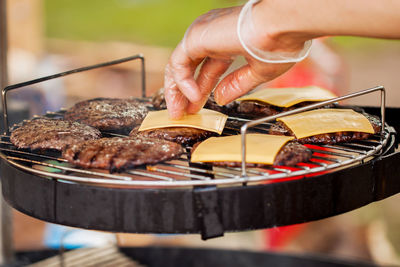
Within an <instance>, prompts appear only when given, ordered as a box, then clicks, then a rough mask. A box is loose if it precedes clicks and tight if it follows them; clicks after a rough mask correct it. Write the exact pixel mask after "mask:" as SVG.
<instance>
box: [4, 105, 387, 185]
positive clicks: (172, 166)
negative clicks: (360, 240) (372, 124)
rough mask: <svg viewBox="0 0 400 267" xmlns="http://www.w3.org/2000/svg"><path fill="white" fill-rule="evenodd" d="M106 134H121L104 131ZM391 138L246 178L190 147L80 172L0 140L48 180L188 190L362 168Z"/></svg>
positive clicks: (317, 149)
mask: <svg viewBox="0 0 400 267" xmlns="http://www.w3.org/2000/svg"><path fill="white" fill-rule="evenodd" d="M45 116H46V117H52V118H54V117H60V116H62V112H49V113H47V114H46V115H45ZM246 122H248V120H247V119H243V118H237V117H229V119H228V124H227V126H226V128H225V130H224V132H223V135H232V134H239V133H240V126H241V125H242V124H244V123H246ZM269 126H270V124H269V123H263V124H259V125H257V126H255V127H253V128H250V129H249V131H253V132H258V133H267V131H268V129H269ZM103 134H104V135H108V136H121V135H116V134H112V133H103ZM388 139H389V131H388V129H385V131H384V132H383V135H374V136H372V137H371V138H370V139H368V140H362V141H357V142H351V143H343V144H338V145H306V146H307V147H308V148H309V149H311V151H312V152H313V155H312V158H311V159H310V161H308V162H303V163H299V164H297V165H295V166H294V167H285V166H270V167H265V168H247V176H245V177H244V176H242V175H241V168H232V167H214V166H212V165H211V164H208V163H191V162H190V161H189V159H188V157H189V154H190V150H191V148H190V147H189V148H187V152H186V153H185V154H184V155H182V156H181V157H180V158H178V159H175V160H170V161H166V162H162V163H159V164H157V165H147V166H144V167H142V168H136V169H131V170H127V171H125V172H123V173H114V174H110V173H108V172H105V171H104V170H93V169H92V170H86V169H79V168H76V167H74V166H73V165H71V164H69V163H68V162H67V161H66V160H65V159H63V158H61V157H60V155H59V154H57V153H45V154H41V153H35V152H32V151H27V150H24V151H22V150H18V149H16V148H15V147H14V146H13V145H12V144H11V143H10V141H9V136H7V135H3V136H2V138H1V141H0V151H1V152H2V154H0V155H1V157H3V158H5V159H6V160H7V162H8V163H9V164H11V165H13V166H15V167H17V168H20V169H22V170H25V171H28V172H30V173H33V174H36V175H40V176H43V177H46V178H54V179H61V180H64V181H71V182H80V183H92V184H97V185H106V186H107V185H111V186H117V187H138V186H139V187H140V186H145V187H157V188H158V187H185V186H201V185H231V184H240V183H259V182H268V181H272V180H276V179H287V178H293V179H297V178H303V177H307V176H310V175H316V174H322V173H324V172H327V171H334V170H337V169H340V168H343V167H345V166H349V165H351V164H359V163H362V162H363V161H367V160H370V159H371V158H372V157H373V156H376V155H377V154H379V152H380V151H381V150H382V148H384V147H385V145H386V144H387V142H388Z"/></svg>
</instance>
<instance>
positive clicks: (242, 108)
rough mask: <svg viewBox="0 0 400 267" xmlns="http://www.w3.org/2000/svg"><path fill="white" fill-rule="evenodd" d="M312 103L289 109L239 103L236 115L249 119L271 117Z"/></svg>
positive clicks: (259, 103)
mask: <svg viewBox="0 0 400 267" xmlns="http://www.w3.org/2000/svg"><path fill="white" fill-rule="evenodd" d="M312 103H313V102H302V103H298V104H296V105H293V106H291V107H287V108H284V107H278V106H274V105H271V104H267V103H264V102H260V101H253V100H247V101H241V102H240V103H239V104H238V106H237V113H238V114H240V115H247V116H249V117H251V118H258V117H266V116H272V115H275V114H278V113H281V112H284V111H289V110H293V109H296V108H300V107H304V106H307V105H310V104H312Z"/></svg>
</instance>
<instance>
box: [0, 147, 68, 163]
mask: <svg viewBox="0 0 400 267" xmlns="http://www.w3.org/2000/svg"><path fill="white" fill-rule="evenodd" d="M0 151H7V152H11V153H16V154H21V155H25V156H29V157H40V158H44V159H51V160H57V161H61V162H68V161H67V160H66V159H63V158H56V157H52V156H47V155H42V154H36V153H30V152H25V151H20V150H16V149H8V148H2V147H0Z"/></svg>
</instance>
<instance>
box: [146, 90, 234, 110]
mask: <svg viewBox="0 0 400 267" xmlns="http://www.w3.org/2000/svg"><path fill="white" fill-rule="evenodd" d="M151 102H152V104H153V107H154V108H155V109H166V108H167V104H166V103H165V98H164V88H161V89H160V90H158V91H157V92H156V93H155V94H154V95H153V98H152V100H151ZM204 107H205V108H208V109H211V110H215V111H218V112H221V113H224V114H227V115H232V114H236V107H237V102H235V101H233V102H231V103H229V104H227V105H224V106H220V105H218V104H217V102H215V99H214V96H213V95H211V96H210V97H209V98H208V100H207V102H206V104H205V105H204Z"/></svg>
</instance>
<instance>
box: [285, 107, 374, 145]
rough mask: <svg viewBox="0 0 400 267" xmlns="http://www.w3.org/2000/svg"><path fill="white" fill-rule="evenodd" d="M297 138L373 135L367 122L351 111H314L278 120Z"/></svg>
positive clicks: (371, 128) (361, 116)
mask: <svg viewBox="0 0 400 267" xmlns="http://www.w3.org/2000/svg"><path fill="white" fill-rule="evenodd" d="M277 120H278V121H282V122H283V123H285V124H286V126H287V127H289V128H290V130H292V132H293V133H294V134H295V136H296V137H297V138H303V137H308V136H313V135H317V134H325V133H334V132H345V131H346V132H365V133H374V128H373V127H372V125H371V123H370V122H369V120H368V119H367V118H366V117H365V116H364V115H362V114H360V113H358V112H355V111H354V110H352V109H316V110H311V111H306V112H302V113H299V114H295V115H291V116H286V117H282V118H278V119H277Z"/></svg>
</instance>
